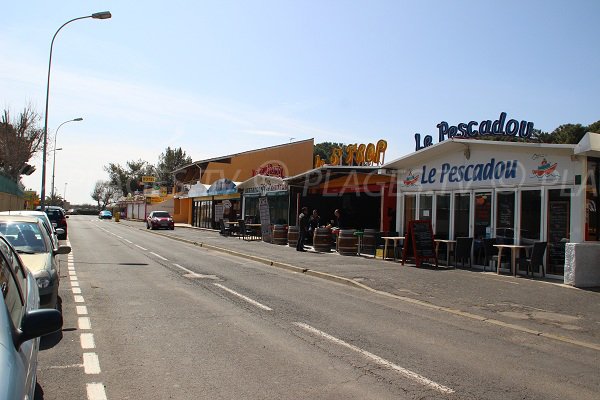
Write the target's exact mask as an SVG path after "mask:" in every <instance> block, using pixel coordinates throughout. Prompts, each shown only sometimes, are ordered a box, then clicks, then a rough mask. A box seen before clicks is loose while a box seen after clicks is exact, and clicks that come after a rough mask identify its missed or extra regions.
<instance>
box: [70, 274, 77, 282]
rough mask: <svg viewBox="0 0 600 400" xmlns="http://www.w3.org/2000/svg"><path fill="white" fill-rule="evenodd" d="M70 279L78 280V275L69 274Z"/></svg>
mask: <svg viewBox="0 0 600 400" xmlns="http://www.w3.org/2000/svg"><path fill="white" fill-rule="evenodd" d="M69 279H70V280H72V281H76V280H77V275H71V276H69Z"/></svg>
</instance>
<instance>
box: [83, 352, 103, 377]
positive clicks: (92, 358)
mask: <svg viewBox="0 0 600 400" xmlns="http://www.w3.org/2000/svg"><path fill="white" fill-rule="evenodd" d="M83 370H84V371H85V373H86V374H88V375H96V374H99V373H100V372H101V371H100V361H99V360H98V355H97V354H96V353H83Z"/></svg>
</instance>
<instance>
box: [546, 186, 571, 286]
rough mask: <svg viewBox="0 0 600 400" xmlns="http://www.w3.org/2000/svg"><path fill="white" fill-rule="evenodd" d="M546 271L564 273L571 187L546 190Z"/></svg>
mask: <svg viewBox="0 0 600 400" xmlns="http://www.w3.org/2000/svg"><path fill="white" fill-rule="evenodd" d="M547 224H548V246H547V250H546V273H547V274H549V275H564V268H565V244H566V243H567V242H568V241H569V238H570V231H571V189H551V190H548V222H547Z"/></svg>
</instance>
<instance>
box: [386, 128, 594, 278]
mask: <svg viewBox="0 0 600 400" xmlns="http://www.w3.org/2000/svg"><path fill="white" fill-rule="evenodd" d="M383 168H386V169H388V170H395V173H396V174H397V185H398V199H397V211H398V212H397V217H396V218H397V221H396V223H397V226H398V227H401V228H400V229H398V230H399V233H400V235H403V234H404V232H405V231H406V227H407V225H408V222H409V221H410V220H414V219H419V220H430V221H431V224H432V227H433V232H434V234H435V237H436V238H439V239H455V238H457V237H472V238H473V242H474V245H473V250H472V251H473V254H472V255H473V261H474V263H475V264H479V265H482V263H483V262H482V261H481V257H480V254H481V242H482V239H483V238H497V239H498V240H499V241H500V240H503V241H505V242H508V243H515V244H529V243H531V242H534V241H544V242H547V249H546V253H545V260H544V271H545V273H546V276H548V277H551V278H556V279H563V278H564V279H565V282H566V283H570V282H567V279H569V280H570V279H571V277H570V274H571V272H572V271H571V270H572V269H575V268H577V269H578V270H580V271H582V272H585V277H584V279H585V280H586V281H587V282H586V283H587V284H583V285H582V286H594V285H600V279H599V276H600V263H598V262H597V260H598V259H600V242H599V231H598V229H599V222H600V215H599V213H598V212H597V206H598V200H599V199H598V192H599V184H600V182H599V169H600V135H599V134H595V133H588V134H586V135H585V136H584V137H583V139H582V140H581V141H580V143H579V144H577V145H570V144H542V143H523V142H505V141H490V140H477V139H459V138H450V139H447V140H444V141H441V142H439V143H437V144H434V145H430V146H428V147H425V148H423V149H421V150H418V151H416V152H414V153H412V154H409V155H407V156H405V157H402V158H400V159H397V160H395V161H392V162H390V163H388V164H386V165H384V166H383ZM572 244H576V245H572ZM580 244H584V246H579V245H580ZM565 248H566V249H567V251H566V254H567V257H566V259H567V262H566V263H565ZM575 264H576V265H575ZM521 272H522V271H519V273H521ZM590 272H591V275H590ZM567 275H569V277H567ZM576 286H579V285H576Z"/></svg>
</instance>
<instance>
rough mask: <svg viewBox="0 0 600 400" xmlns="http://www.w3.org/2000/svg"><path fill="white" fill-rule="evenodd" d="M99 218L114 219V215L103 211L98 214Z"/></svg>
mask: <svg viewBox="0 0 600 400" xmlns="http://www.w3.org/2000/svg"><path fill="white" fill-rule="evenodd" d="M98 218H100V219H112V213H111V212H110V211H108V210H102V211H100V213H99V214H98Z"/></svg>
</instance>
